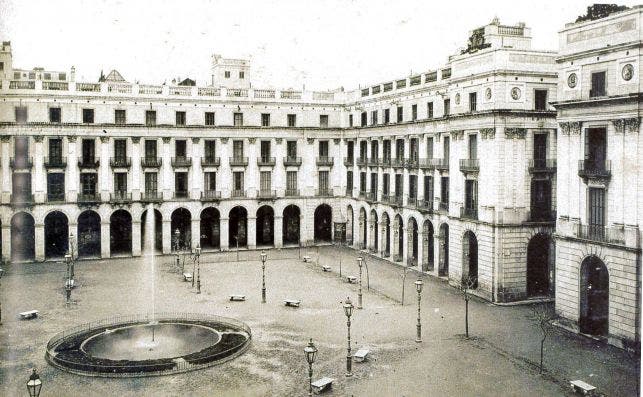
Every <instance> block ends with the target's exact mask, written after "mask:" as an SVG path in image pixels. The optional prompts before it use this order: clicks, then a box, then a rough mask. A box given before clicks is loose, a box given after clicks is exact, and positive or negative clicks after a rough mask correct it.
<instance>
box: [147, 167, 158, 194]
mask: <svg viewBox="0 0 643 397" xmlns="http://www.w3.org/2000/svg"><path fill="white" fill-rule="evenodd" d="M157 176H158V175H157V173H156V172H146V173H145V192H146V193H156V192H157V190H158V182H157Z"/></svg>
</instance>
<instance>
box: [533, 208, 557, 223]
mask: <svg viewBox="0 0 643 397" xmlns="http://www.w3.org/2000/svg"><path fill="white" fill-rule="evenodd" d="M555 221H556V211H554V210H551V209H549V208H537V207H532V208H531V210H530V211H529V222H555Z"/></svg>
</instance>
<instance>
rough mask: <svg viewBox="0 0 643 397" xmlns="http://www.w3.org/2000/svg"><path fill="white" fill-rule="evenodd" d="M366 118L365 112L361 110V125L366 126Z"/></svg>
mask: <svg viewBox="0 0 643 397" xmlns="http://www.w3.org/2000/svg"><path fill="white" fill-rule="evenodd" d="M366 118H367V116H366V112H362V124H361V125H362V127H366V124H367V119H366Z"/></svg>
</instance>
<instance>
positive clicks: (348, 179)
mask: <svg viewBox="0 0 643 397" xmlns="http://www.w3.org/2000/svg"><path fill="white" fill-rule="evenodd" d="M346 191H348V192H352V191H353V171H346Z"/></svg>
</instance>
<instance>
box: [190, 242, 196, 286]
mask: <svg viewBox="0 0 643 397" xmlns="http://www.w3.org/2000/svg"><path fill="white" fill-rule="evenodd" d="M190 258H191V259H192V288H194V281H195V279H196V249H195V250H194V251H193V253H192V256H191V257H190Z"/></svg>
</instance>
